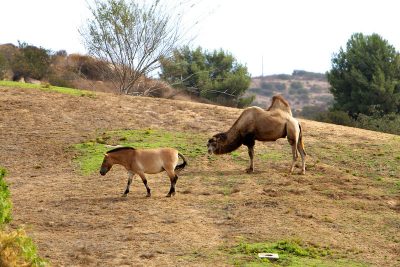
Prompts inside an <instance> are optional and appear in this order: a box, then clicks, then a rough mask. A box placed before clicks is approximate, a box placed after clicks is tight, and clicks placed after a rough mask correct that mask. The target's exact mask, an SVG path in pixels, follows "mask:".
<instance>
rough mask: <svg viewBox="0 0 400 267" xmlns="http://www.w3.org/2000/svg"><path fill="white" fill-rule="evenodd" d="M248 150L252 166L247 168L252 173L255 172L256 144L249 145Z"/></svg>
mask: <svg viewBox="0 0 400 267" xmlns="http://www.w3.org/2000/svg"><path fill="white" fill-rule="evenodd" d="M247 148H248V152H249V157H250V166H249V168H248V169H246V172H247V173H252V172H254V146H248V147H247Z"/></svg>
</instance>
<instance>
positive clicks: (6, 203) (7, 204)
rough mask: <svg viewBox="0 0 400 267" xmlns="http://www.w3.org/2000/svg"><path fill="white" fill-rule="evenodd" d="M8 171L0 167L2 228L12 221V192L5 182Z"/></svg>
mask: <svg viewBox="0 0 400 267" xmlns="http://www.w3.org/2000/svg"><path fill="white" fill-rule="evenodd" d="M5 176H6V170H5V169H3V168H1V167H0V227H1V226H2V225H3V224H5V223H8V222H10V221H11V207H12V206H11V200H10V190H8V186H7V184H6V182H5V181H4V177H5Z"/></svg>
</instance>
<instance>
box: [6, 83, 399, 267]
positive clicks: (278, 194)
mask: <svg viewBox="0 0 400 267" xmlns="http://www.w3.org/2000/svg"><path fill="white" fill-rule="evenodd" d="M240 112H241V111H240V110H238V109H231V108H224V107H217V106H212V105H205V104H196V103H189V102H183V101H170V100H165V99H152V98H140V97H128V96H118V95H111V94H102V93H97V97H96V98H89V97H75V96H69V95H63V94H59V93H51V92H42V91H39V90H22V89H14V88H0V114H1V115H0V149H1V153H0V165H2V166H4V167H5V168H6V169H7V170H8V173H9V175H8V177H7V181H8V182H9V183H10V189H11V193H12V201H13V205H14V208H13V217H14V220H13V225H14V226H17V225H21V224H24V225H26V227H27V229H28V232H29V233H30V235H31V236H32V237H33V239H34V240H35V242H36V243H37V244H38V248H39V253H40V254H41V255H42V256H43V257H45V258H47V259H49V260H50V262H51V263H52V265H54V266H188V265H190V266H208V265H209V266H212V265H214V266H215V265H218V266H224V265H231V264H232V262H231V261H230V259H229V253H226V252H225V251H224V250H223V249H221V248H225V247H229V246H232V245H235V244H238V242H240V240H243V239H245V240H250V241H253V242H255V241H262V240H280V239H284V238H290V237H296V238H300V239H302V240H304V241H306V242H311V243H315V244H319V245H322V246H329V247H330V248H332V249H335V250H337V251H339V252H340V253H343V255H345V257H347V258H351V259H354V260H357V261H360V262H367V263H371V264H374V265H381V264H383V265H385V266H390V265H391V266H395V265H396V264H397V265H399V261H398V255H399V254H400V247H399V242H400V241H399V239H400V238H399V236H398V233H399V230H400V225H399V222H398V220H397V219H398V218H399V217H400V213H399V212H400V204H399V201H400V198H399V197H398V194H397V195H396V194H389V193H387V192H386V191H385V190H386V188H385V187H384V186H382V187H377V186H376V183H375V182H374V181H373V180H372V179H371V178H369V177H359V176H357V175H356V174H352V172H353V170H351V168H353V167H354V168H359V166H358V165H352V164H347V163H346V162H344V163H343V164H344V165H345V166H347V169H346V170H347V171H346V170H341V167H340V166H337V165H334V164H331V163H330V162H329V160H325V158H324V156H323V155H321V156H317V155H316V153H314V154H312V153H310V156H309V158H308V163H307V166H308V169H307V174H306V175H305V176H300V175H288V174H287V171H288V167H289V163H290V153H289V151H290V149H289V146H288V145H287V142H286V141H285V140H279V141H278V142H276V143H272V144H260V143H258V144H257V145H256V150H257V146H258V147H260V146H266V147H269V146H271V147H275V148H282V154H283V155H284V158H286V159H285V160H283V161H274V162H271V161H268V160H267V161H265V162H264V163H263V164H261V163H260V161H259V158H258V159H257V160H256V168H257V172H256V173H255V174H252V175H246V174H244V173H243V170H244V168H245V166H243V164H241V165H240V164H239V165H238V164H234V162H233V160H232V158H231V157H230V156H229V155H226V156H222V157H221V158H220V159H222V160H220V161H218V162H217V163H218V164H213V162H209V161H207V160H206V159H207V156H206V155H204V158H200V159H199V160H198V161H197V162H190V165H189V167H188V168H187V169H185V170H184V171H183V172H182V173H181V175H180V180H179V181H178V184H177V194H176V196H175V197H173V198H169V199H167V198H165V197H164V196H165V194H166V193H167V191H168V187H169V181H168V180H167V178H166V177H165V175H164V174H159V175H153V176H151V177H150V178H149V179H148V180H149V184H150V187H151V188H152V193H153V195H152V197H151V198H146V197H145V189H144V187H143V185H142V183H141V181H139V180H138V179H136V180H135V181H134V183H133V186H132V188H131V193H130V194H129V196H128V197H127V198H122V197H121V194H122V192H123V189H124V187H125V184H126V174H125V172H124V171H123V170H122V169H121V168H115V169H113V171H112V172H111V173H109V174H107V176H105V177H101V176H100V175H99V174H97V173H94V174H91V175H88V176H83V175H81V174H79V172H78V171H77V170H75V167H74V164H73V162H72V159H73V157H74V155H75V152H74V151H73V150H72V149H71V148H70V147H71V145H73V144H76V143H79V142H83V141H86V140H88V139H91V138H92V139H93V138H96V136H97V135H98V134H100V133H101V132H102V131H106V130H111V129H147V128H162V129H167V130H171V131H180V132H193V133H204V134H207V135H210V136H211V135H212V134H214V133H216V132H219V131H220V130H227V129H228V128H229V126H230V125H231V124H232V123H233V122H234V120H235V119H236V118H237V116H238V115H239V114H240ZM303 125H304V138H305V142H306V149H307V148H309V151H316V150H317V148H318V147H319V146H323V145H324V142H325V141H326V140H333V141H336V140H337V142H338V143H340V144H345V145H346V144H348V145H352V144H360V145H361V146H362V144H370V145H371V146H373V149H377V150H379V147H376V146H378V145H379V144H380V143H393V140H396V141H398V139H395V138H396V137H394V136H392V135H385V134H379V133H374V132H369V131H363V130H358V129H357V130H356V129H352V128H346V127H340V126H334V125H328V124H322V123H316V122H311V121H303ZM206 142H207V139H206V138H205V139H204V145H205V144H206ZM313 149H314V150H313ZM394 149H398V147H397V148H394ZM242 150H243V151H244V153H245V150H244V149H242ZM204 151H206V149H204ZM243 151H242V152H243ZM333 153H334V152H333ZM356 160H357V159H355V161H356ZM242 162H245V163H246V164H247V158H245V157H244V158H243V159H242ZM346 164H347V165H346ZM394 175H398V174H394ZM231 177H240V181H235V184H234V188H233V190H230V191H229V192H228V193H226V192H224V191H221V190H220V188H221V183H222V182H223V181H224V180H225V179H226V180H228V179H231ZM396 178H398V177H396ZM396 218H397V219H396ZM396 236H397V237H396ZM383 265H382V266H383Z"/></svg>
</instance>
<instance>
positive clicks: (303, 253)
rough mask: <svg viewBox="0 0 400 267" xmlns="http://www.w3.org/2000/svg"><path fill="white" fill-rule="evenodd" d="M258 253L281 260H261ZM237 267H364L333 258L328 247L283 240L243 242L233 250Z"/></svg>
mask: <svg viewBox="0 0 400 267" xmlns="http://www.w3.org/2000/svg"><path fill="white" fill-rule="evenodd" d="M258 253H277V254H278V256H279V259H277V260H275V261H269V260H268V259H261V258H259V257H258ZM231 254H232V256H233V262H234V265H235V266H332V267H333V266H363V265H362V264H360V263H356V262H352V261H348V260H344V259H338V258H336V259H335V258H334V257H333V252H332V251H331V250H330V249H329V248H326V247H319V246H315V245H310V244H306V243H304V242H302V241H301V240H281V241H277V242H275V243H269V242H266V243H246V242H241V243H240V244H239V245H237V246H236V247H234V248H233V249H232V250H231Z"/></svg>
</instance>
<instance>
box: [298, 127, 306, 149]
mask: <svg viewBox="0 0 400 267" xmlns="http://www.w3.org/2000/svg"><path fill="white" fill-rule="evenodd" d="M299 128H300V133H299V141H298V143H299V149H301V150H302V151H303V153H304V155H307V153H306V151H305V149H304V143H303V130H302V129H301V124H300V122H299Z"/></svg>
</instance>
